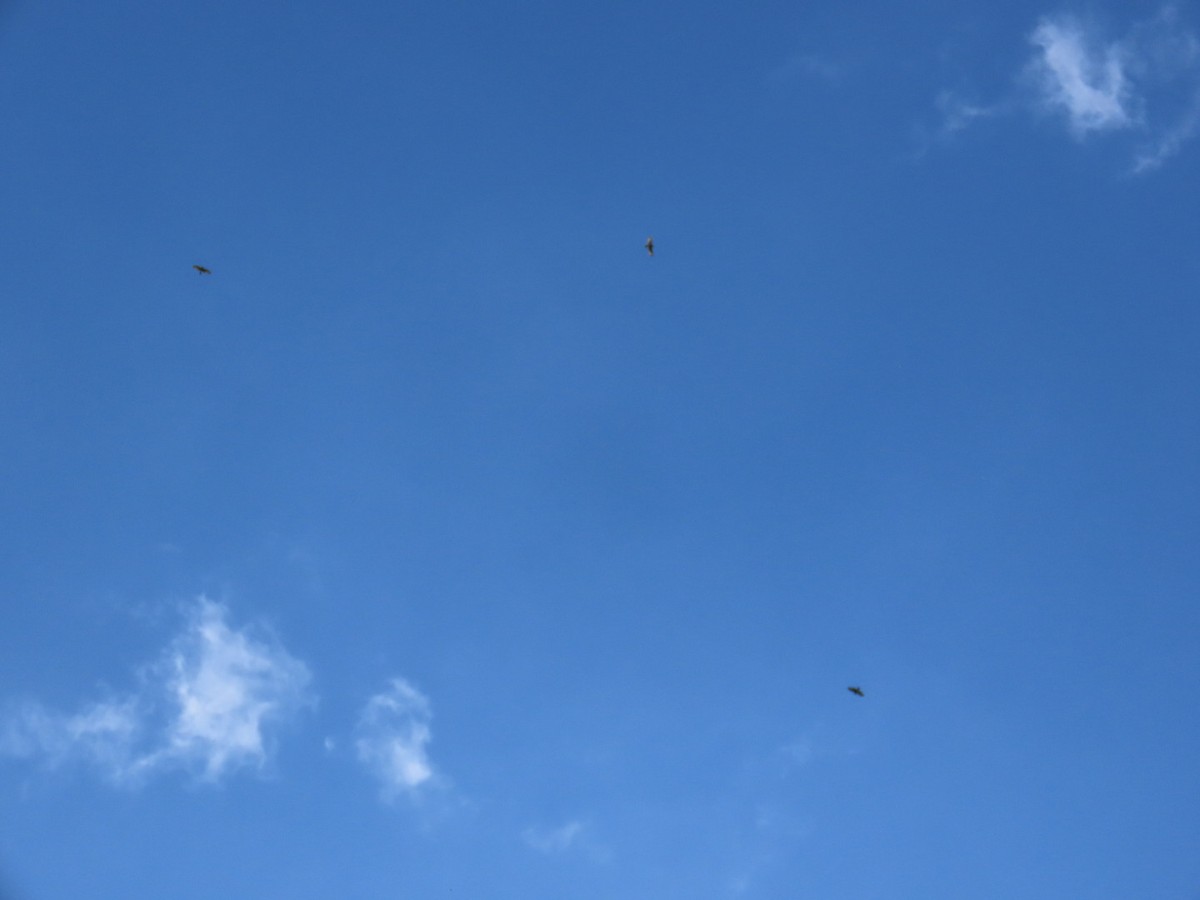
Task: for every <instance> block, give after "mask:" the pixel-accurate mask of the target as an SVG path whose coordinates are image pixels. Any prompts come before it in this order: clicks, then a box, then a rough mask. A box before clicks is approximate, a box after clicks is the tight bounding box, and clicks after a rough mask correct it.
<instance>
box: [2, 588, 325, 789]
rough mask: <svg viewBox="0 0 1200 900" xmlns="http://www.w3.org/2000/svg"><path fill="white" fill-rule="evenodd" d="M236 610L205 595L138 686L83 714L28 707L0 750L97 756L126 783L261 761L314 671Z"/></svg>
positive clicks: (205, 774) (218, 774) (210, 774)
mask: <svg viewBox="0 0 1200 900" xmlns="http://www.w3.org/2000/svg"><path fill="white" fill-rule="evenodd" d="M227 615H228V610H227V609H226V608H225V606H223V605H221V604H219V603H215V602H213V601H211V600H208V599H207V598H205V597H200V598H199V599H198V600H197V601H196V603H195V605H194V606H193V607H192V608H191V609H190V611H189V616H188V621H187V624H186V626H185V627H184V629H183V631H182V632H181V633H180V634H179V636H178V637H176V638H175V640H173V641H172V642H171V644H170V645H169V646H168V647H167V649H166V650H165V651H164V653H163V655H162V657H161V658H160V659H159V660H158V661H156V662H155V663H153V664H152V665H150V666H147V667H146V668H144V669H143V670H142V672H141V673H140V677H139V687H138V689H137V690H136V691H134V692H132V693H130V694H128V695H125V696H123V697H117V698H115V699H110V700H106V701H104V702H100V703H96V704H93V705H91V706H89V707H87V708H85V710H84V711H82V712H79V713H74V714H64V713H59V712H54V711H50V710H47V709H45V708H43V707H42V706H41V705H39V704H27V705H25V706H23V707H21V708H19V709H17V710H16V711H15V712H13V713H11V714H10V715H8V716H7V717H6V721H5V726H4V736H3V738H2V739H0V752H3V753H5V754H6V755H9V756H18V757H25V758H30V759H39V760H41V761H43V762H44V763H45V764H47V765H48V766H51V767H57V766H59V765H62V764H64V763H68V762H72V761H80V762H84V763H88V764H90V765H93V766H95V767H96V768H98V769H99V770H100V771H101V773H102V774H103V775H104V776H105V777H106V778H107V779H109V780H110V781H113V782H115V783H121V784H136V783H139V782H140V781H142V780H144V779H145V778H147V777H149V776H150V775H152V774H157V773H160V772H164V771H168V770H184V771H188V772H191V773H194V774H196V775H197V776H198V777H200V778H201V779H203V780H206V781H213V782H215V781H218V780H220V779H221V778H223V777H224V776H225V775H227V774H228V773H230V772H231V771H233V770H235V769H238V768H241V767H244V766H253V767H257V768H261V767H262V766H263V765H264V764H265V763H266V762H267V761H268V759H269V758H270V755H271V750H272V745H271V741H270V737H271V734H272V732H273V731H274V729H275V728H277V727H278V726H279V725H281V724H282V723H283V722H285V721H286V720H287V719H288V718H289V717H290V716H291V715H292V714H293V713H295V712H296V711H297V709H298V708H300V707H301V706H303V705H305V704H306V703H309V702H311V698H310V695H309V689H308V686H309V682H310V676H309V672H308V669H307V667H306V666H305V665H304V664H303V663H302V662H300V661H299V660H297V659H295V658H294V657H292V656H291V655H289V654H288V653H287V652H286V651H285V650H284V649H283V648H282V647H281V646H279V644H278V642H277V641H275V640H273V639H271V638H270V637H269V636H259V635H256V634H255V633H253V632H252V631H251V630H250V629H249V628H243V629H240V630H239V629H234V628H231V627H230V626H229V625H228V624H227V622H226V617H227Z"/></svg>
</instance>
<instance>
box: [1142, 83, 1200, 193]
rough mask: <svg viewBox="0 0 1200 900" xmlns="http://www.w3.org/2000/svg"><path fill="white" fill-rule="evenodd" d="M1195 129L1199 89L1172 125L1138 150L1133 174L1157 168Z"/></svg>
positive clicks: (1198, 118)
mask: <svg viewBox="0 0 1200 900" xmlns="http://www.w3.org/2000/svg"><path fill="white" fill-rule="evenodd" d="M1197 130H1200V90H1198V91H1197V92H1196V94H1195V96H1194V97H1193V98H1192V102H1191V105H1190V106H1189V107H1188V108H1187V109H1186V110H1185V111H1184V112H1183V114H1182V115H1181V116H1180V118H1179V119H1178V121H1176V123H1175V124H1174V125H1173V126H1171V127H1170V128H1169V129H1167V131H1165V132H1164V133H1163V134H1161V135H1159V136H1158V137H1157V139H1155V140H1154V141H1153V142H1152V143H1151V144H1149V145H1148V146H1146V147H1143V148H1142V149H1141V150H1139V151H1138V154H1137V157H1136V158H1135V159H1134V161H1133V171H1134V174H1138V175H1140V174H1141V173H1143V172H1150V171H1153V170H1154V169H1157V168H1158V167H1159V166H1161V165H1162V164H1163V163H1164V162H1166V161H1167V160H1168V159H1170V158H1171V157H1172V156H1174V155H1175V154H1176V153H1178V152H1179V151H1180V149H1182V147H1183V145H1184V144H1186V143H1187V142H1188V141H1190V140H1191V139H1192V138H1193V137H1194V136H1195V134H1196V131H1197Z"/></svg>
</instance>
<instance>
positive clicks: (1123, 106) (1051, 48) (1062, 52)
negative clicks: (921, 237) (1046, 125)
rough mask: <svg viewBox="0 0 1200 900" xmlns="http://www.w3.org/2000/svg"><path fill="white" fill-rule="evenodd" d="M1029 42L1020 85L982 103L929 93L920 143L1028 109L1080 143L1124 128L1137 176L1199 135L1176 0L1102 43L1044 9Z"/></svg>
mask: <svg viewBox="0 0 1200 900" xmlns="http://www.w3.org/2000/svg"><path fill="white" fill-rule="evenodd" d="M1029 42H1030V43H1031V44H1032V45H1033V47H1034V51H1033V56H1032V58H1031V59H1030V60H1029V61H1028V62H1027V63H1026V65H1025V66H1024V68H1023V69H1022V72H1021V78H1020V84H1021V86H1022V90H1020V91H1017V92H1015V93H1010V94H1009V95H1008V96H1005V97H1001V98H1000V99H999V100H998V101H997V102H995V103H991V104H982V105H981V104H976V103H967V102H964V101H962V100H961V99H959V98H958V97H957V96H956V95H955V94H953V93H951V92H948V91H943V92H942V93H941V94H939V95H938V97H937V100H936V104H937V107H938V111H939V114H940V118H941V126H940V129H939V130H937V131H936V132H935V133H934V134H933V135H932V136H931V135H930V134H929V133H928V132H926V131H925V130H920V131H919V132H918V137H919V138H921V139H922V150H923V149H927V148H928V146H929V145H930V144H931V143H932V142H933V141H934V140H942V141H945V140H947V139H949V138H951V137H953V136H954V135H955V134H956V133H958V132H960V131H963V130H965V129H966V128H968V127H969V126H971V125H973V124H975V123H976V122H977V121H978V120H980V119H983V118H987V117H992V116H995V117H997V118H999V117H1003V116H1005V115H1007V114H1009V113H1011V112H1014V111H1016V110H1018V109H1031V110H1035V111H1038V112H1041V113H1048V114H1052V115H1055V116H1060V117H1061V118H1062V120H1063V121H1064V122H1065V124H1066V125H1067V128H1068V129H1069V131H1070V132H1071V134H1072V135H1074V136H1075V138H1077V139H1079V140H1083V139H1084V138H1086V137H1088V136H1091V135H1098V134H1101V133H1104V134H1109V135H1121V134H1124V135H1126V141H1127V142H1128V144H1129V149H1130V150H1131V152H1132V153H1133V164H1132V171H1133V172H1134V173H1135V174H1140V173H1144V172H1149V171H1151V170H1153V169H1156V168H1158V167H1159V166H1161V165H1162V164H1163V163H1164V162H1165V161H1166V160H1167V159H1169V158H1170V157H1172V156H1174V155H1175V154H1177V153H1178V152H1180V150H1181V149H1182V148H1183V147H1184V145H1185V144H1187V142H1188V141H1190V140H1191V139H1192V138H1193V137H1195V136H1196V134H1197V133H1200V39H1198V38H1197V37H1196V35H1195V33H1194V32H1193V31H1192V30H1190V29H1189V28H1188V27H1187V25H1186V24H1185V23H1184V22H1183V21H1182V16H1181V15H1180V13H1179V11H1178V9H1177V8H1176V7H1175V6H1171V5H1167V6H1164V7H1163V8H1162V9H1161V10H1160V11H1159V13H1158V14H1157V15H1155V16H1152V17H1150V18H1148V19H1144V20H1142V21H1139V22H1135V23H1133V24H1131V25H1130V26H1129V27H1128V28H1127V29H1126V30H1125V32H1124V34H1123V35H1122V36H1121V37H1120V38H1119V39H1116V40H1107V41H1106V40H1102V39H1101V38H1099V37H1098V36H1097V34H1096V32H1095V30H1094V29H1091V28H1089V27H1087V26H1086V25H1085V24H1084V23H1083V22H1082V21H1080V20H1079V19H1076V18H1073V17H1071V16H1068V15H1058V16H1045V17H1043V18H1042V19H1041V20H1040V21H1039V22H1038V23H1037V25H1036V27H1035V28H1034V29H1033V31H1032V32H1031V33H1030V35H1029ZM1030 91H1032V95H1031V93H1030Z"/></svg>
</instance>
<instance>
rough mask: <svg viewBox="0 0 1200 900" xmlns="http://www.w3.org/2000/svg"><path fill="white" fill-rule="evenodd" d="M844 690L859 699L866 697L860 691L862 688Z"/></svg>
mask: <svg viewBox="0 0 1200 900" xmlns="http://www.w3.org/2000/svg"><path fill="white" fill-rule="evenodd" d="M846 690H848V691H849V692H850V693H852V694H855V695H856V696H859V697H865V696H866V695H865V694H864V693H863V690H862V688H860V687H857V686H856V687H848V688H846Z"/></svg>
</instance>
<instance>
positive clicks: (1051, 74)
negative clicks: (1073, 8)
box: [1029, 17, 1137, 137]
mask: <svg viewBox="0 0 1200 900" xmlns="http://www.w3.org/2000/svg"><path fill="white" fill-rule="evenodd" d="M1029 39H1030V41H1031V42H1032V43H1033V44H1034V45H1035V46H1036V47H1037V48H1038V55H1037V56H1035V58H1034V60H1033V62H1032V63H1031V66H1030V71H1031V73H1032V75H1033V77H1034V79H1035V80H1036V82H1037V85H1038V88H1039V90H1040V92H1041V96H1042V102H1043V103H1044V104H1045V106H1046V107H1047V108H1049V109H1051V110H1058V111H1062V112H1065V113H1066V115H1067V119H1068V121H1069V123H1070V127H1071V131H1072V132H1073V133H1074V134H1075V135H1076V136H1077V137H1083V136H1084V135H1086V134H1087V133H1088V132H1090V131H1105V130H1110V129H1119V128H1128V127H1130V126H1132V125H1134V124H1135V123H1136V120H1137V116H1136V114H1135V112H1134V109H1133V107H1134V104H1135V98H1134V96H1133V93H1132V87H1131V85H1130V83H1129V79H1128V77H1127V75H1126V68H1127V66H1128V64H1129V57H1128V54H1127V52H1126V50H1125V48H1124V47H1123V46H1122V45H1121V44H1120V43H1112V44H1108V45H1099V44H1097V43H1096V42H1095V41H1093V40H1092V39H1091V38H1090V36H1089V35H1088V34H1087V32H1086V30H1085V29H1084V28H1083V26H1082V25H1081V24H1080V23H1079V22H1078V21H1077V20H1075V19H1072V18H1069V17H1061V18H1058V19H1043V20H1042V21H1041V22H1040V23H1039V24H1038V27H1037V28H1036V29H1035V30H1034V32H1033V34H1032V35H1031V36H1030V38H1029Z"/></svg>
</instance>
